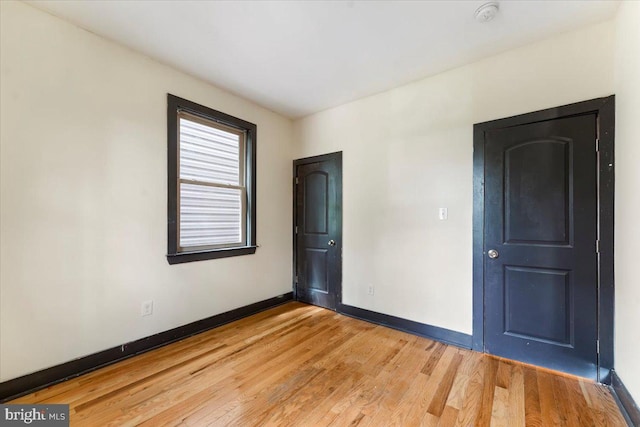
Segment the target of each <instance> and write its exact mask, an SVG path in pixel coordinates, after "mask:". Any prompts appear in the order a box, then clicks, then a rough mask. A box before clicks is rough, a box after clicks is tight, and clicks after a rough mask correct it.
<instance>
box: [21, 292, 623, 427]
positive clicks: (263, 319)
mask: <svg viewBox="0 0 640 427" xmlns="http://www.w3.org/2000/svg"><path fill="white" fill-rule="evenodd" d="M19 402H20V403H67V404H70V410H71V425H72V426H110V425H112V426H128V425H144V426H172V425H183V426H202V425H216V426H217V425H232V426H343V425H344V426H347V425H351V426H353V425H358V426H394V425H395V426H419V425H424V426H464V427H467V426H489V425H491V426H509V427H515V426H525V425H526V426H556V425H558V426H580V427H582V426H625V425H626V424H625V422H624V419H623V418H622V416H621V414H620V412H619V410H618V407H617V405H616V403H615V401H614V400H613V398H612V396H611V395H610V393H609V391H608V389H607V388H606V387H604V386H602V385H599V384H595V383H592V382H589V381H586V380H581V379H577V378H573V377H568V376H563V375H557V374H555V373H552V372H550V371H547V370H544V369H539V368H534V367H531V366H528V365H523V364H519V363H516V362H511V361H507V360H502V359H497V358H494V357H490V356H486V355H482V354H479V353H476V352H472V351H468V350H463V349H459V348H456V347H453V346H448V345H445V344H442V343H439V342H434V341H431V340H428V339H425V338H420V337H416V336H414V335H410V334H407V333H403V332H399V331H396V330H393V329H389V328H386V327H382V326H376V325H373V324H370V323H366V322H363V321H359V320H356V319H352V318H349V317H346V316H342V315H338V314H335V313H334V312H331V311H328V310H324V309H321V308H318V307H314V306H309V305H304V304H300V303H295V302H293V303H288V304H285V305H282V306H280V307H276V308H274V309H271V310H268V311H265V312H262V313H259V314H257V315H254V316H251V317H248V318H246V319H243V320H240V321H237V322H234V323H230V324H227V325H225V326H222V327H219V328H216V329H213V330H210V331H207V332H204V333H202V334H199V335H196V336H193V337H191V338H188V339H185V340H182V341H180V342H177V343H174V344H171V345H169V346H166V347H162V348H160V349H157V350H154V351H151V352H148V353H145V354H143V355H140V356H137V357H134V358H131V359H128V360H125V361H123V362H120V363H117V364H114V365H111V366H108V367H105V368H103V369H100V370H97V371H95V372H92V373H90V374H87V375H84V376H81V377H78V378H75V379H72V380H69V381H66V382H64V383H61V384H58V385H55V386H52V387H49V388H47V389H44V390H41V391H38V392H36V393H34V394H31V395H28V396H25V397H22V398H20V399H17V400H16V401H14V402H13V403H19Z"/></svg>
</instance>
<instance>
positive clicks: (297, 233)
mask: <svg viewBox="0 0 640 427" xmlns="http://www.w3.org/2000/svg"><path fill="white" fill-rule="evenodd" d="M296 234H298V226H297V225H296Z"/></svg>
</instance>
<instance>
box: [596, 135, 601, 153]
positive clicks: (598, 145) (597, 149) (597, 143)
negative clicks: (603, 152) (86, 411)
mask: <svg viewBox="0 0 640 427" xmlns="http://www.w3.org/2000/svg"><path fill="white" fill-rule="evenodd" d="M598 151H600V138H596V152H598Z"/></svg>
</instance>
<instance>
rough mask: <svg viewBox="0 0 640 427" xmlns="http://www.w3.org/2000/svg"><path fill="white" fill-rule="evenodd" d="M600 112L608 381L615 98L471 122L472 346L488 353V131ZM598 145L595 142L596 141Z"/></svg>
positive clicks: (602, 326) (601, 302) (602, 333)
mask: <svg viewBox="0 0 640 427" xmlns="http://www.w3.org/2000/svg"><path fill="white" fill-rule="evenodd" d="M593 113H595V114H597V116H598V139H599V155H598V229H599V240H600V259H599V266H598V313H597V316H598V337H599V342H600V353H599V360H598V380H599V381H600V382H603V383H606V384H609V383H610V381H611V378H610V377H611V375H610V372H611V369H613V309H614V277H613V206H614V205H613V202H614V129H615V96H614V95H611V96H608V97H605V98H597V99H592V100H589V101H584V102H578V103H575V104H569V105H564V106H561V107H556V108H549V109H546V110H541V111H535V112H532V113H527V114H521V115H518V116H513V117H508V118H504V119H498V120H492V121H488V122H484V123H477V124H475V125H474V126H473V340H472V348H473V349H474V350H476V351H480V352H482V351H484V252H483V251H484V249H483V248H484V167H485V160H484V141H485V138H484V134H485V132H486V131H488V130H489V129H496V128H505V127H511V126H518V125H523V124H526V123H535V122H539V121H545V120H552V119H557V118H560V117H570V116H577V115H583V114H593ZM594 143H595V142H594Z"/></svg>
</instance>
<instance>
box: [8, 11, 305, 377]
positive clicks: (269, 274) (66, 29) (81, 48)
mask: <svg viewBox="0 0 640 427" xmlns="http://www.w3.org/2000/svg"><path fill="white" fill-rule="evenodd" d="M0 4H1V6H0V7H1V15H2V17H1V22H0V28H1V34H0V41H1V47H0V51H1V58H0V61H1V74H0V85H1V87H0V89H1V98H0V99H1V104H0V111H1V115H0V128H1V131H0V141H1V145H0V158H1V165H0V170H1V176H0V184H1V200H0V206H1V211H0V226H1V229H0V233H1V235H2V239H1V248H0V249H1V257H0V286H1V287H0V299H1V301H0V303H1V305H0V312H1V314H0V316H1V317H0V338H1V341H0V380H2V381H4V380H7V379H10V378H13V377H16V376H19V375H23V374H27V373H30V372H32V371H35V370H40V369H43V368H47V367H50V366H52V365H56V364H59V363H62V362H66V361H68V360H71V359H73V358H75V357H79V356H83V355H87V354H90V353H94V352H97V351H100V350H103V349H105V348H109V347H111V346H115V345H119V344H122V343H126V342H128V341H131V340H135V339H137V338H141V337H145V336H148V335H152V334H154V333H157V332H160V331H165V330H167V329H170V328H174V327H177V326H180V325H183V324H186V323H189V322H193V321H195V320H198V319H202V318H206V317H209V316H212V315H215V314H218V313H221V312H224V311H227V310H230V309H234V308H237V307H240V306H244V305H247V304H250V303H253V302H256V301H260V300H263V299H267V298H271V297H274V296H277V295H279V294H283V293H286V292H289V291H290V290H291V232H290V230H291V228H290V227H291V181H290V177H291V160H292V158H293V157H292V124H291V122H290V120H288V119H286V118H283V117H281V116H279V115H277V114H275V113H272V112H270V111H267V110H265V109H263V108H260V107H258V106H256V105H255V104H252V103H251V102H248V101H246V100H244V99H240V98H238V97H236V96H233V95H230V94H229V93H227V92H224V91H222V90H220V89H217V88H215V87H212V86H210V85H208V84H205V83H203V82H201V81H199V80H197V79H195V78H192V77H189V76H188V75H185V74H183V73H181V72H178V71H176V70H174V69H171V68H169V67H166V66H164V65H161V64H159V63H157V62H155V61H152V60H150V59H149V58H147V57H144V56H142V55H140V54H137V53H134V52H132V51H130V50H128V49H125V48H123V47H120V46H118V45H116V44H114V43H111V42H109V41H107V40H105V39H103V38H100V37H97V36H94V35H93V34H91V33H89V32H86V31H84V30H81V29H79V28H77V27H75V26H73V25H70V24H68V23H65V22H64V21H62V20H59V19H57V18H55V17H53V16H51V15H48V14H46V13H43V12H41V11H38V10H37V9H34V8H32V7H31V6H27V5H25V4H22V3H15V2H7V1H2V2H0ZM167 92H170V93H173V94H175V95H178V96H181V97H185V98H188V99H190V100H193V101H195V102H198V103H202V104H204V105H207V106H209V107H212V108H214V109H218V110H222V111H224V112H226V113H228V114H232V115H235V116H238V117H240V118H242V119H245V120H248V121H251V122H253V123H256V124H257V125H258V243H259V244H260V245H261V247H260V248H259V249H258V251H257V253H256V254H255V255H252V256H244V257H237V258H230V259H220V260H212V261H205V262H195V263H189V264H182V265H175V266H169V265H168V264H167V261H166V259H165V254H166V246H167V241H166V240H167V232H166V221H167V219H166V218H167V214H166V206H167V190H166V186H167V164H166V163H167V160H166V159H167V148H166V147H167V140H166V94H167ZM147 299H153V300H154V301H155V306H154V314H153V315H152V316H150V317H145V318H142V317H141V316H140V304H141V302H142V301H143V300H147Z"/></svg>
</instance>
